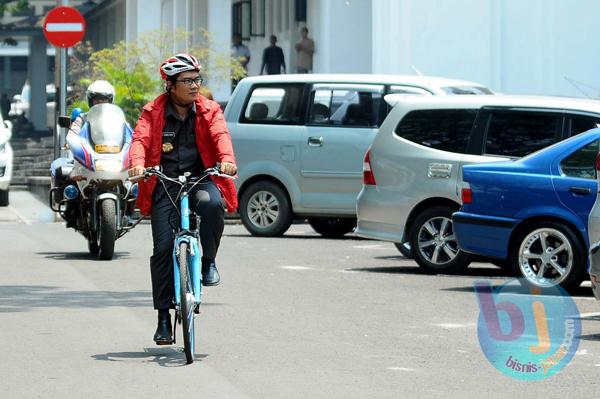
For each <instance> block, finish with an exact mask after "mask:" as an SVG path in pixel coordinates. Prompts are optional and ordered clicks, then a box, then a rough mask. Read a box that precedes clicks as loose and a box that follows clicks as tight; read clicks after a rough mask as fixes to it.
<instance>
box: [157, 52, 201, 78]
mask: <svg viewBox="0 0 600 399" xmlns="http://www.w3.org/2000/svg"><path fill="white" fill-rule="evenodd" d="M200 68H202V66H201V65H200V64H199V63H198V60H197V59H196V57H194V56H193V55H190V54H186V53H179V54H175V55H174V56H172V57H170V58H168V59H167V60H165V61H164V62H163V63H162V64H161V66H160V76H161V77H162V78H163V79H164V80H167V79H169V77H171V76H175V75H177V74H179V73H181V72H185V71H200Z"/></svg>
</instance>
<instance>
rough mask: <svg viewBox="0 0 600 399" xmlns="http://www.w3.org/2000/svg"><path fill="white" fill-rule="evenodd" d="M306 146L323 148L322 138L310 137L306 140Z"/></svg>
mask: <svg viewBox="0 0 600 399" xmlns="http://www.w3.org/2000/svg"><path fill="white" fill-rule="evenodd" d="M308 145H309V146H311V147H322V146H323V136H319V137H317V136H312V137H309V138H308Z"/></svg>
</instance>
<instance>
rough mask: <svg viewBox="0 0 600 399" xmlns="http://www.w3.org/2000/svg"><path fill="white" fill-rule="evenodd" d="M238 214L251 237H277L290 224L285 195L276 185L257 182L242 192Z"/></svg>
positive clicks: (288, 203) (290, 208) (290, 214)
mask: <svg viewBox="0 0 600 399" xmlns="http://www.w3.org/2000/svg"><path fill="white" fill-rule="evenodd" d="M239 213H240V217H241V219H242V223H243V224H244V226H245V227H246V229H247V230H248V231H249V232H250V234H252V235H253V236H259V237H278V236H281V235H283V233H285V232H286V231H287V229H289V228H290V225H291V224H292V207H291V204H290V200H289V199H288V196H287V193H286V192H285V191H284V190H283V189H282V188H281V187H280V186H279V185H278V184H276V183H273V182H270V181H259V182H255V183H252V184H251V185H250V187H248V188H247V189H246V190H244V193H243V194H242V196H241V198H240V206H239Z"/></svg>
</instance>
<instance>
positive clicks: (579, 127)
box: [570, 116, 600, 136]
mask: <svg viewBox="0 0 600 399" xmlns="http://www.w3.org/2000/svg"><path fill="white" fill-rule="evenodd" d="M599 124H600V118H593V117H585V116H572V117H571V134H570V135H571V136H575V135H577V134H579V133H583V132H587V131H588V130H590V129H595V128H597V127H599Z"/></svg>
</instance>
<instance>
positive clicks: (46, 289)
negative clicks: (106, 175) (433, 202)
mask: <svg viewBox="0 0 600 399" xmlns="http://www.w3.org/2000/svg"><path fill="white" fill-rule="evenodd" d="M23 198H24V199H23V201H17V202H18V204H19V207H20V206H21V205H23V206H25V204H26V203H27V202H28V201H29V200H26V199H25V198H26V196H24V197H23ZM33 204H35V203H33ZM5 211H6V212H9V213H10V212H12V211H11V210H10V209H8V210H6V209H4V210H2V212H3V214H5V213H6V212H5ZM17 212H19V213H23V211H21V210H20V209H17ZM38 212H41V211H34V210H31V209H30V212H29V213H27V212H25V213H26V216H29V215H34V214H38ZM13 215H15V217H13V219H12V221H7V222H1V223H0V252H1V254H2V256H1V258H0V274H1V275H2V279H1V280H0V326H1V329H0V331H1V332H0V334H1V335H0V336H1V337H2V342H3V344H2V350H1V351H0V375H2V379H1V381H2V388H1V391H0V392H2V395H0V396H1V397H6V398H11V399H12V398H61V399H62V398H149V397H178V396H184V395H188V396H197V397H202V398H261V399H262V398H268V399H271V398H273V399H280V398H286V399H295V398H298V399H300V398H302V399H304V398H310V399H315V398H323V399H332V398H340V399H350V398H357V399H358V398H360V399H364V398H369V399H370V398H474V397H481V396H485V397H486V398H507V397H511V398H513V397H519V398H520V397H536V398H537V397H550V398H555V397H585V396H589V395H590V394H592V395H593V392H595V388H594V387H597V386H598V384H599V383H598V378H597V374H596V373H597V372H598V370H599V367H600V304H599V303H598V302H597V301H595V300H594V298H593V297H592V295H591V292H590V289H589V286H583V287H582V288H581V289H580V290H578V291H577V292H575V294H574V300H575V302H576V304H577V306H578V308H579V311H580V313H581V314H582V316H581V320H582V333H581V335H580V337H579V338H580V344H579V348H578V351H577V354H576V356H575V357H574V359H573V360H572V361H571V362H570V364H569V365H568V366H567V367H566V368H565V369H564V370H563V371H562V372H560V373H559V374H557V375H556V376H553V377H552V378H550V379H547V380H544V381H541V382H525V381H518V380H514V379H511V378H509V377H507V376H505V375H503V374H501V373H500V372H498V371H497V370H496V369H494V368H493V367H492V366H491V365H490V363H489V362H488V361H487V359H486V358H485V356H484V354H483V353H482V350H481V348H480V345H479V342H478V339H477V318H478V314H479V309H478V304H477V300H476V298H475V295H474V293H473V283H474V281H475V280H477V279H482V278H483V279H489V280H491V281H493V282H494V283H498V284H500V283H502V282H503V281H505V280H506V278H507V277H506V276H505V275H503V274H502V272H501V270H500V269H498V268H496V267H493V266H492V265H489V264H481V263H479V264H474V265H472V267H471V268H469V270H468V271H467V272H466V273H464V274H463V275H459V276H446V275H438V276H431V275H424V274H422V273H421V272H420V271H419V269H418V267H417V266H416V265H415V263H414V261H412V260H408V259H405V258H403V257H402V256H401V255H400V254H399V253H398V251H397V250H396V249H395V248H394V246H393V245H392V244H390V243H385V242H378V241H370V240H364V239H360V238H358V237H355V236H352V235H349V236H348V237H347V238H345V239H338V240H331V239H323V238H321V237H319V236H318V235H317V234H315V233H314V232H313V231H312V229H311V228H310V226H308V225H306V224H295V225H293V226H292V227H291V229H290V231H289V232H288V233H287V234H286V235H285V236H284V237H279V238H258V237H252V236H250V235H249V234H248V233H247V231H246V230H245V229H244V227H243V226H242V225H227V226H226V227H225V234H224V237H223V240H222V242H221V248H220V251H219V257H218V265H219V269H220V272H221V276H222V283H221V285H219V286H218V287H209V288H206V289H205V290H204V294H203V298H204V303H203V304H202V306H201V314H200V315H199V317H198V318H197V353H196V355H197V361H196V362H195V363H194V364H192V365H186V364H185V360H184V355H183V353H182V352H181V341H179V342H178V343H177V344H176V345H173V346H168V347H157V346H155V345H154V344H153V342H152V334H153V333H154V329H155V325H156V314H155V311H154V310H153V309H152V300H151V291H150V273H149V267H148V259H149V257H150V255H151V231H150V226H149V225H147V224H142V225H139V226H138V227H136V228H135V229H134V230H133V231H132V232H130V233H128V234H126V235H125V236H124V237H123V238H121V239H119V240H118V241H117V243H116V254H115V258H114V259H113V260H112V261H99V260H96V259H93V258H92V257H91V256H90V255H89V254H88V253H87V249H86V242H85V240H84V238H83V237H82V236H80V235H79V234H77V233H76V232H74V231H73V230H70V229H66V228H65V226H64V224H63V223H38V222H36V223H33V222H32V223H31V224H28V223H27V222H26V220H30V221H31V219H24V221H23V220H21V217H19V216H16V215H17V214H13ZM179 339H181V338H179Z"/></svg>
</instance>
